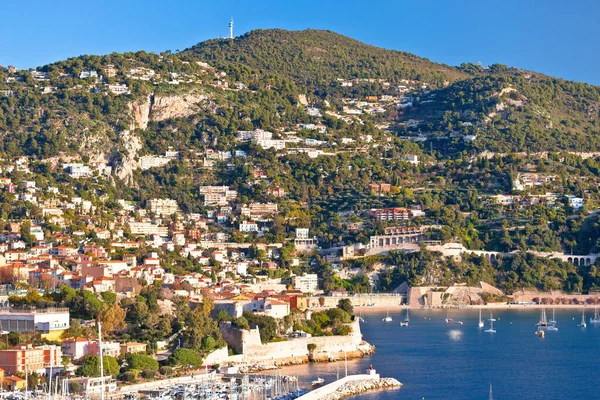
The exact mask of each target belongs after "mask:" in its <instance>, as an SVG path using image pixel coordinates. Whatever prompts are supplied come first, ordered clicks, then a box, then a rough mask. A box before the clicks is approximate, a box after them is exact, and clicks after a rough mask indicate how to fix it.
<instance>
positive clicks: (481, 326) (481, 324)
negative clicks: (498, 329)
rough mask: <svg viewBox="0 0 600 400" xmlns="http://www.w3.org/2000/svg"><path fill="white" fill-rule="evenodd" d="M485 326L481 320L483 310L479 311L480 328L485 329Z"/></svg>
mask: <svg viewBox="0 0 600 400" xmlns="http://www.w3.org/2000/svg"><path fill="white" fill-rule="evenodd" d="M484 326H485V324H484V323H483V320H482V319H481V308H480V309H479V327H480V328H483V327H484Z"/></svg>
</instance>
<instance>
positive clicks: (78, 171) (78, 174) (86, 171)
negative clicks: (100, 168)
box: [65, 163, 92, 178]
mask: <svg viewBox="0 0 600 400" xmlns="http://www.w3.org/2000/svg"><path fill="white" fill-rule="evenodd" d="M65 169H66V170H67V172H68V173H69V175H71V176H72V177H73V178H85V177H87V176H90V175H91V174H92V171H91V170H90V167H88V166H87V165H83V164H78V163H73V164H65Z"/></svg>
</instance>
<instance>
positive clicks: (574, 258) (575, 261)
mask: <svg viewBox="0 0 600 400" xmlns="http://www.w3.org/2000/svg"><path fill="white" fill-rule="evenodd" d="M573 264H575V265H577V266H579V258H577V257H573Z"/></svg>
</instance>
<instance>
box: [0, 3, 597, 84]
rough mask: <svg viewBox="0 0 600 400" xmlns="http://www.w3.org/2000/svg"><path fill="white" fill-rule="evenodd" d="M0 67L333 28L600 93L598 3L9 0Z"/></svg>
mask: <svg viewBox="0 0 600 400" xmlns="http://www.w3.org/2000/svg"><path fill="white" fill-rule="evenodd" d="M3 3H4V4H2V7H1V9H0V14H1V15H2V22H1V23H0V65H4V66H7V65H15V66H17V67H19V68H30V67H36V66H39V65H43V64H46V63H50V62H53V61H58V60H61V59H65V58H68V57H72V56H78V55H81V54H105V53H111V52H113V51H117V52H123V51H135V50H147V51H154V52H160V51H163V50H176V49H184V48H186V47H189V46H191V45H193V44H195V43H197V42H200V41H203V40H206V39H210V38H215V37H219V35H226V34H227V29H228V28H227V24H228V22H229V18H230V17H231V16H233V17H234V18H235V34H236V36H237V35H240V34H243V33H244V32H247V31H249V30H253V29H259V28H264V29H266V28H285V29H306V28H313V29H329V30H332V31H336V32H338V33H341V34H344V35H347V36H350V37H353V38H355V39H358V40H361V41H363V42H366V43H369V44H372V45H376V46H380V47H385V48H390V49H397V50H403V51H408V52H411V53H415V54H417V55H419V56H423V57H427V58H429V59H431V60H433V61H438V62H443V63H447V64H450V65H458V64H460V63H462V62H469V61H470V62H478V61H481V62H482V63H483V64H484V65H488V64H492V63H495V62H498V63H503V64H508V65H511V66H516V67H519V68H524V69H529V70H534V71H539V72H543V73H546V74H549V75H553V76H558V77H562V78H566V79H572V80H577V81H584V82H589V83H593V84H596V85H600V68H598V65H599V64H600V33H599V32H598V30H597V29H598V28H597V25H598V22H599V21H600V1H596V0H575V1H557V0H500V1H490V0H454V1H450V0H410V1H406V0H378V1H355V0H346V1H330V0H320V1H314V0H304V1H296V0H254V1H240V0H238V1H234V0H216V1H215V0H213V1H204V0H188V1H181V0H171V1H168V2H165V1H158V0H145V1H139V0H120V1H115V0H102V1H91V0H60V1H55V2H53V1H47V0H44V1H40V0H28V1H24V2H18V1H5V2H3Z"/></svg>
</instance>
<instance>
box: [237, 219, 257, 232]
mask: <svg viewBox="0 0 600 400" xmlns="http://www.w3.org/2000/svg"><path fill="white" fill-rule="evenodd" d="M239 229H240V232H244V233H248V232H258V225H257V224H256V222H246V221H244V222H242V223H240V227H239Z"/></svg>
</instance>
